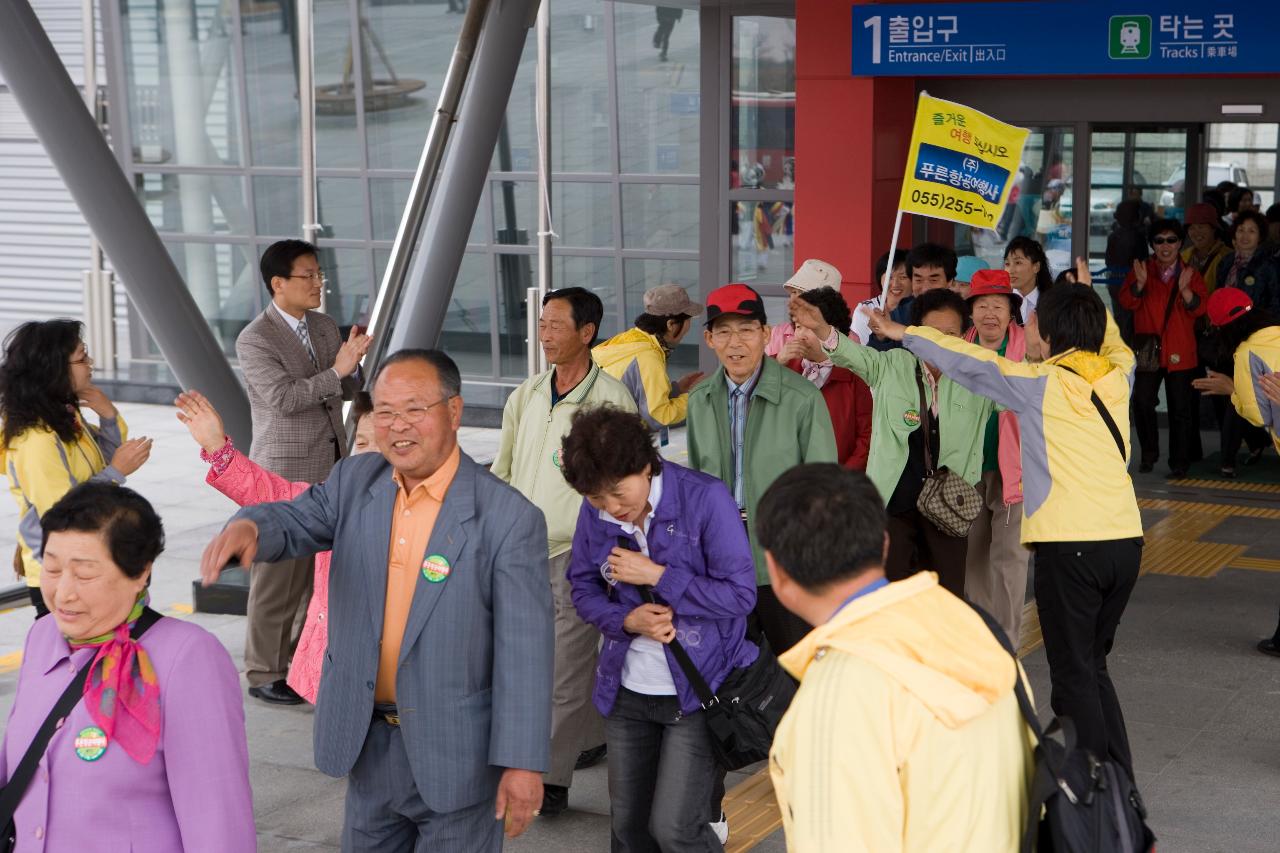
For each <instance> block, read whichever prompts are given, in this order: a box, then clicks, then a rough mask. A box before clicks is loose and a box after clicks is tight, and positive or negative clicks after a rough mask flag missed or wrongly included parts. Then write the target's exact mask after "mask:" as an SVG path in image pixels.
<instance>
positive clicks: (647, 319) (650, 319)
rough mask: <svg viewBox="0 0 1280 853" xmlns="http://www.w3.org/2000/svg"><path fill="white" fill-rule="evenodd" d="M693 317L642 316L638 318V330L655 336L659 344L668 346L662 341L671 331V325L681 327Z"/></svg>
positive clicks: (670, 315)
mask: <svg viewBox="0 0 1280 853" xmlns="http://www.w3.org/2000/svg"><path fill="white" fill-rule="evenodd" d="M692 316H693V315H692V314H641V315H640V316H638V317H636V328H637V329H639V330H640V331H642V332H645V333H647V334H650V335H653V336H654V337H655V338H657V339H658V342H659V343H662V344H663V346H666V344H665V342H663V340H662V339H663V337H664V336H665V335H666V334H667V332H669V331H671V326H670V324H671V323H675V324H676V325H677V326H680V325H682V324H683V323H684V321H685V320H688V319H689V318H690V317H692Z"/></svg>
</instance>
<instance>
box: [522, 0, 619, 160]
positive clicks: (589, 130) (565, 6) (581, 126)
mask: <svg viewBox="0 0 1280 853" xmlns="http://www.w3.org/2000/svg"><path fill="white" fill-rule="evenodd" d="M550 8H551V44H552V45H553V47H552V54H553V57H554V59H553V62H554V67H553V68H552V72H551V78H552V83H551V168H552V170H553V171H556V172H608V171H610V170H611V169H612V163H613V157H612V156H611V151H612V147H613V143H612V141H611V139H610V133H609V65H608V56H607V53H606V49H607V45H606V42H605V28H604V27H603V26H600V24H601V23H603V20H604V14H603V12H604V8H603V4H602V3H600V2H599V0H556V2H554V3H552V4H551V7H550ZM525 50H526V52H531V51H533V30H532V29H531V30H530V31H529V42H528V44H527V46H526V48H525ZM529 92H530V97H532V88H530V90H529ZM512 97H513V98H514V97H515V95H514V94H513V95H512ZM622 109H625V107H624V108H622ZM534 156H535V157H536V156H537V155H536V153H535V155H534Z"/></svg>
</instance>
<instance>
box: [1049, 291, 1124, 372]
mask: <svg viewBox="0 0 1280 853" xmlns="http://www.w3.org/2000/svg"><path fill="white" fill-rule="evenodd" d="M1036 317H1037V318H1038V320H1039V323H1040V336H1041V337H1043V338H1047V339H1048V340H1049V355H1051V356H1054V355H1057V354H1059V353H1062V352H1066V351H1067V350H1069V349H1079V350H1085V351H1088V352H1097V351H1098V350H1100V349H1102V339H1103V337H1104V336H1105V335H1106V331H1107V307H1106V306H1105V305H1103V304H1102V298H1101V297H1100V296H1098V294H1097V293H1096V292H1094V289H1093V288H1092V287H1085V286H1083V285H1080V284H1075V285H1072V286H1070V287H1055V288H1054V289H1053V290H1050V291H1049V292H1048V293H1046V294H1045V295H1044V296H1041V297H1040V302H1039V304H1038V305H1036Z"/></svg>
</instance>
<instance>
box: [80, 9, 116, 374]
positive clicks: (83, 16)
mask: <svg viewBox="0 0 1280 853" xmlns="http://www.w3.org/2000/svg"><path fill="white" fill-rule="evenodd" d="M95 21H96V10H95V9H94V0H83V2H82V3H81V5H80V39H81V45H82V48H83V51H84V77H83V79H84V102H85V106H86V107H87V108H88V109H89V115H91V116H93V123H94V124H95V125H98V126H99V127H101V122H100V121H99V120H98V37H97V36H98V33H97V27H96V26H95ZM102 260H103V259H102V246H101V244H99V243H98V238H97V237H95V236H93V234H92V233H90V235H89V268H88V269H87V270H85V272H84V297H83V309H84V327H85V345H86V346H87V347H88V348H89V351H90V352H92V353H93V357H94V363H95V364H97V365H98V366H99V367H101V368H102V369H103V370H104V371H105V372H106V373H107V375H112V374H114V373H115V370H116V325H115V307H116V306H115V294H114V287H113V280H112V276H111V275H110V273H107V272H106V271H105V270H104V269H103V268H102Z"/></svg>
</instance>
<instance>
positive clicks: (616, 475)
mask: <svg viewBox="0 0 1280 853" xmlns="http://www.w3.org/2000/svg"><path fill="white" fill-rule="evenodd" d="M645 466H648V468H649V473H651V474H660V473H662V454H660V453H658V448H657V446H655V445H654V443H653V431H652V430H650V429H649V425H648V424H647V423H645V422H644V418H642V417H640V416H639V415H638V414H636V413H635V412H624V411H623V410H622V409H616V408H614V407H613V406H592V407H589V408H586V409H579V410H578V412H577V413H575V414H574V416H573V420H572V421H571V422H570V426H569V433H568V435H566V436H565V437H564V439H563V441H562V442H561V444H560V471H561V473H563V474H564V479H565V482H567V483H568V484H569V486H570V488H572V489H573V490H574V491H575V492H577V493H578V494H580V495H593V494H597V493H599V492H601V491H603V490H604V489H607V488H609V487H610V486H612V485H613V484H614V483H617V482H618V481H619V480H622V479H623V478H625V477H630V476H631V475H633V474H639V473H642V472H643V471H644V469H645Z"/></svg>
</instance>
